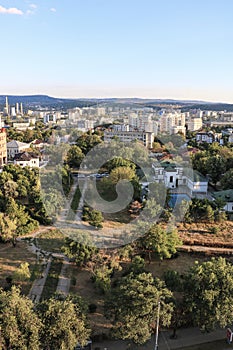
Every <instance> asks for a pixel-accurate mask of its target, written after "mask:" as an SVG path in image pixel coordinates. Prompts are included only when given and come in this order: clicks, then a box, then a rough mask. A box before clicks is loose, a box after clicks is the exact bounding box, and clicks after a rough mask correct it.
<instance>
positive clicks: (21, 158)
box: [14, 152, 40, 168]
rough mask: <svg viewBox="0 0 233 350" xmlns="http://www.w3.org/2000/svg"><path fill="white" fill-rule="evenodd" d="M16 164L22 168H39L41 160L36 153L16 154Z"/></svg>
mask: <svg viewBox="0 0 233 350" xmlns="http://www.w3.org/2000/svg"><path fill="white" fill-rule="evenodd" d="M14 164H15V165H19V166H21V167H22V168H24V167H26V166H28V167H30V168H39V166H40V160H39V157H38V155H37V154H35V153H31V152H30V153H29V152H22V153H18V154H16V156H15V157H14Z"/></svg>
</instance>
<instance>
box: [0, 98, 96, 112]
mask: <svg viewBox="0 0 233 350" xmlns="http://www.w3.org/2000/svg"><path fill="white" fill-rule="evenodd" d="M7 97H8V102H9V104H10V105H14V104H16V103H17V102H18V103H21V102H22V103H23V105H24V106H27V107H36V106H41V107H50V108H61V109H63V108H64V109H67V108H74V107H88V106H92V105H94V104H96V103H95V102H92V101H89V100H81V99H68V98H56V97H50V96H47V95H22V96H17V95H7ZM5 101H6V95H0V104H1V105H5Z"/></svg>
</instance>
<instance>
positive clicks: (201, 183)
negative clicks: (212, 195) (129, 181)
mask: <svg viewBox="0 0 233 350" xmlns="http://www.w3.org/2000/svg"><path fill="white" fill-rule="evenodd" d="M152 167H153V169H154V174H155V175H154V179H155V181H156V182H158V183H163V184H164V185H165V186H166V187H167V188H169V189H170V190H173V191H174V192H180V193H182V192H183V193H187V194H188V195H189V196H190V197H196V196H202V195H206V194H207V191H208V180H207V179H206V178H205V177H204V176H203V175H201V174H200V173H199V172H197V171H194V170H192V169H190V168H185V167H183V166H181V165H178V164H176V163H172V162H169V161H165V162H160V163H154V164H153V165H152Z"/></svg>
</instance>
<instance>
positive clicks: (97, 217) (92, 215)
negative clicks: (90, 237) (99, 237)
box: [88, 209, 104, 228]
mask: <svg viewBox="0 0 233 350" xmlns="http://www.w3.org/2000/svg"><path fill="white" fill-rule="evenodd" d="M103 221H104V218H103V215H102V213H101V212H100V211H99V210H95V209H93V210H90V212H89V220H88V222H89V224H90V225H92V226H95V227H98V228H101V227H102V222H103Z"/></svg>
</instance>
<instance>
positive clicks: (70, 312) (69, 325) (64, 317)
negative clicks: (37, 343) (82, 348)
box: [38, 298, 90, 350]
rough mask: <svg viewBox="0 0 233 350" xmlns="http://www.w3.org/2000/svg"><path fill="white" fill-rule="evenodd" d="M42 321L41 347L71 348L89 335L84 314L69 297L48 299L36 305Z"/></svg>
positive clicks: (53, 348) (54, 348) (70, 349)
mask: <svg viewBox="0 0 233 350" xmlns="http://www.w3.org/2000/svg"><path fill="white" fill-rule="evenodd" d="M38 313H39V315H40V318H41V319H42V322H43V325H44V327H43V329H42V332H41V339H42V344H43V349H50V350H57V349H60V350H73V349H74V347H75V346H76V345H77V343H80V344H81V345H84V344H85V343H86V341H87V340H88V338H89V336H90V329H89V328H88V327H87V325H86V319H85V315H84V314H83V313H82V312H81V310H80V308H79V305H78V304H77V303H74V302H73V300H72V299H71V298H67V299H65V300H58V299H54V298H52V299H49V300H47V301H44V302H42V303H40V304H39V305H38Z"/></svg>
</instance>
